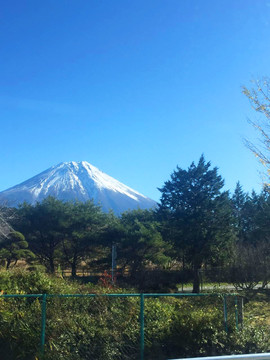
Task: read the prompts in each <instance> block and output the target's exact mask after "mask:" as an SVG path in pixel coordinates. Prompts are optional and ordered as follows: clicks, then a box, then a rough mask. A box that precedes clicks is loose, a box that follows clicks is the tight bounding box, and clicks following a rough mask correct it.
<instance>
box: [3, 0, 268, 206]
mask: <svg viewBox="0 0 270 360" xmlns="http://www.w3.org/2000/svg"><path fill="white" fill-rule="evenodd" d="M269 39H270V1H264V0H256V1H254V0H218V1H217V0H168V1H165V0H143V1H141V0H136V1H131V0H114V1H111V0H95V1H94V0H89V1H86V0H83V1H82V0H76V1H71V0H70V1H68V0H65V1H64V0H59V1H55V0H48V1H46V2H45V1H43V2H42V1H34V0H32V1H30V0H29V1H27V0H26V1H20V0H17V1H15V0H10V1H6V2H3V3H2V5H1V10H0V45H1V47H0V48H1V56H0V69H1V70H0V71H1V76H0V119H1V147H0V166H1V177H0V191H2V190H5V189H6V188H8V187H11V186H13V185H16V184H18V183H20V182H22V181H24V180H26V179H28V178H30V177H32V176H34V175H36V174H37V173H39V172H41V171H43V170H45V169H47V168H49V167H50V166H52V165H55V164H57V163H60V162H62V161H82V160H85V161H88V162H90V163H91V164H93V165H95V166H97V167H98V168H99V169H100V170H102V171H104V172H106V173H107V174H109V175H111V176H113V177H115V178H116V179H118V180H119V181H121V182H123V183H125V184H126V185H128V186H130V187H132V188H134V189H135V190H137V191H140V192H141V193H143V194H145V195H147V196H149V197H152V198H153V199H155V200H158V199H159V191H158V190H157V187H161V186H162V185H163V183H164V181H166V180H168V179H169V177H170V174H171V173H172V171H173V170H174V169H175V168H176V166H177V165H179V166H180V167H182V168H187V167H188V166H189V165H190V163H191V162H192V161H195V162H197V161H198V159H199V157H200V155H201V154H202V153H204V155H205V157H206V159H207V160H210V161H211V163H212V164H213V165H214V166H218V167H219V171H220V174H221V175H222V176H223V177H224V178H225V185H226V188H227V189H234V187H235V184H236V182H237V181H238V180H239V181H240V182H241V184H242V185H243V187H244V189H245V190H246V191H251V189H252V188H254V189H255V190H257V191H259V190H260V187H261V178H260V174H259V172H260V170H262V169H261V168H260V166H259V165H258V163H257V161H256V159H254V158H253V155H252V154H251V153H250V152H249V151H248V150H247V149H246V148H245V146H244V145H243V138H249V139H251V140H255V139H256V134H255V132H254V130H253V129H252V128H251V126H250V125H249V124H248V123H247V118H248V117H250V118H253V119H254V118H255V116H256V115H255V114H254V113H253V111H252V109H251V107H250V104H249V102H248V100H247V99H246V98H245V97H244V95H242V93H241V86H243V85H247V86H252V84H251V82H250V81H251V80H252V79H257V78H260V77H262V76H267V75H269V60H270V41H269Z"/></svg>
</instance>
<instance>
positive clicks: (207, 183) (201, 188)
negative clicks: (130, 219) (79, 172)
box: [158, 155, 234, 292]
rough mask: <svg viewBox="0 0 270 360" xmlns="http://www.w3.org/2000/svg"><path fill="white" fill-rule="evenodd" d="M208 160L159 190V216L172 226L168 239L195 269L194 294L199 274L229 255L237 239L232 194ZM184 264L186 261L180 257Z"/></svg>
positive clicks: (176, 173)
mask: <svg viewBox="0 0 270 360" xmlns="http://www.w3.org/2000/svg"><path fill="white" fill-rule="evenodd" d="M210 167H211V164H210V162H206V161H205V159H204V156H203V155H202V156H201V157H200V160H199V162H198V165H195V164H194V162H193V163H192V164H191V165H190V167H189V168H188V170H183V169H181V168H179V167H177V169H176V170H175V171H174V172H173V173H172V175H171V179H170V180H168V181H166V182H165V184H164V186H163V187H162V188H160V189H159V191H160V192H161V199H160V204H159V210H158V213H159V215H160V216H161V218H162V219H163V220H164V221H165V222H166V223H167V225H168V227H167V228H168V229H169V231H168V236H169V237H170V238H171V240H172V241H173V242H174V245H175V246H176V247H177V248H178V250H179V255H180V254H182V252H184V255H185V258H186V260H187V261H188V262H189V263H190V264H191V266H192V268H193V273H194V277H193V292H199V270H200V268H201V267H202V265H203V264H204V263H207V262H211V263H217V261H218V260H220V259H221V258H222V257H224V256H225V255H226V254H227V251H228V248H229V244H230V242H231V241H232V239H233V237H234V230H233V226H232V225H233V216H232V209H231V205H230V201H229V196H228V192H222V191H221V189H222V188H223V185H224V181H223V179H222V177H221V176H220V175H218V169H217V168H216V167H215V168H213V169H211V168H210ZM179 260H180V261H181V260H182V258H181V257H179Z"/></svg>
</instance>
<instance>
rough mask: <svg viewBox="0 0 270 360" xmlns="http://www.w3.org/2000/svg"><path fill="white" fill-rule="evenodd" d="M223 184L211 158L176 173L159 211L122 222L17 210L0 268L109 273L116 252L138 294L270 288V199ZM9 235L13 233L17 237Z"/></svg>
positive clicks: (51, 208)
mask: <svg viewBox="0 0 270 360" xmlns="http://www.w3.org/2000/svg"><path fill="white" fill-rule="evenodd" d="M223 186H224V180H223V179H222V177H221V176H220V175H219V173H218V169H217V168H216V167H214V168H213V167H212V166H211V163H210V162H207V161H206V160H205V158H204V156H201V158H200V159H199V161H198V163H197V164H195V163H194V162H193V163H192V164H191V165H190V166H189V168H188V169H187V170H184V169H181V168H179V167H177V169H176V170H175V171H174V172H173V173H172V175H171V177H170V179H169V180H168V181H166V182H165V184H164V185H163V187H161V188H160V189H159V191H160V192H161V198H160V201H159V204H158V206H157V208H156V209H153V210H141V209H138V210H133V211H127V212H125V213H123V214H122V215H121V216H120V217H117V216H115V215H114V214H113V213H112V212H111V213H104V212H102V210H101V208H100V207H99V206H97V205H95V204H94V203H93V202H92V201H88V202H86V203H82V202H63V201H60V200H57V199H55V198H53V197H48V198H46V199H45V200H43V201H42V202H41V203H36V204H35V205H29V204H27V203H24V204H22V205H21V206H20V207H19V208H18V209H9V208H4V207H3V208H2V210H1V213H2V217H4V216H5V213H9V215H10V212H11V210H12V215H13V216H12V217H10V220H9V225H10V226H11V227H12V230H10V231H9V232H8V234H5V236H2V237H1V243H0V260H1V263H2V266H4V267H6V268H7V269H8V268H10V267H13V266H14V265H16V264H17V262H18V261H19V260H20V262H21V260H23V261H24V262H25V263H28V264H29V266H30V267H37V266H39V265H42V266H44V267H45V268H46V270H47V271H48V272H50V273H54V272H55V271H56V270H57V269H59V268H60V269H61V270H64V269H71V272H72V276H74V277H75V276H76V275H77V273H78V270H80V269H81V268H82V267H84V268H87V269H88V270H89V271H91V272H92V273H103V272H104V271H107V272H108V273H110V269H111V265H112V257H111V255H112V254H111V253H112V246H114V247H115V248H116V251H117V258H116V264H117V269H116V271H115V274H116V273H117V277H118V280H119V281H125V282H126V283H127V284H130V285H131V286H136V287H137V288H139V289H146V288H148V289H152V290H155V289H156V290H160V289H164V288H166V287H167V288H172V289H173V288H174V287H175V286H176V284H177V283H179V282H181V281H192V282H193V291H194V292H199V290H200V289H199V284H200V274H201V273H202V272H205V273H206V274H208V275H209V276H210V277H211V279H212V280H213V279H214V280H216V281H230V282H233V283H235V284H238V285H239V286H247V287H253V286H254V285H255V284H257V283H258V282H260V284H261V285H262V286H265V285H266V284H267V282H268V280H270V266H269V263H270V262H269V259H270V242H269V237H270V226H269V224H270V196H269V191H268V189H267V188H264V189H263V190H262V192H261V193H259V194H257V193H256V192H254V191H253V192H252V193H251V194H248V193H246V192H244V191H243V189H242V187H241V185H240V184H239V183H237V185H236V188H235V190H234V192H232V193H230V192H228V191H223ZM11 227H10V229H11Z"/></svg>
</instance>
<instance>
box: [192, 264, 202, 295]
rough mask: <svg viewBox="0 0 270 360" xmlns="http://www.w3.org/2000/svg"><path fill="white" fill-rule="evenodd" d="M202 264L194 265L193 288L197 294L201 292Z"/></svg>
mask: <svg viewBox="0 0 270 360" xmlns="http://www.w3.org/2000/svg"><path fill="white" fill-rule="evenodd" d="M200 267H201V266H200V265H194V275H193V276H194V278H193V290H192V292H193V293H195V294H199V293H200V275H199V270H200Z"/></svg>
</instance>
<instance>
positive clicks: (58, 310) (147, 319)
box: [0, 293, 242, 360]
mask: <svg viewBox="0 0 270 360" xmlns="http://www.w3.org/2000/svg"><path fill="white" fill-rule="evenodd" d="M239 304H240V305H241V302H240V301H239V298H238V296H237V294H223V295H221V294H180V293H177V294H29V295H24V294H14V295H1V296H0V322H3V321H4V322H5V321H9V325H7V326H10V334H11V336H12V337H13V338H14V341H15V342H16V344H17V345H16V346H19V347H20V341H22V340H21V339H22V336H21V333H20V332H22V331H23V332H24V336H23V338H24V339H29V348H30V349H31V351H30V353H29V354H28V353H24V352H23V351H22V350H21V352H20V355H19V356H18V355H17V357H16V359H17V358H18V359H48V360H54V359H63V360H64V359H65V360H84V359H85V360H87V359H94V360H99V359H105V358H106V359H113V360H114V359H115V360H117V359H119V360H127V359H130V360H132V359H134V360H135V359H141V360H144V359H145V360H152V359H166V358H167V357H166V356H167V352H166V349H167V348H168V346H169V345H168V343H167V337H166V336H167V335H166V334H169V329H170V327H171V324H172V319H171V317H170V316H169V314H170V311H171V309H174V311H175V313H176V314H179V322H182V323H184V322H187V325H186V326H187V327H188V326H189V324H188V321H189V318H184V317H186V315H189V314H190V313H192V309H193V308H194V306H196V308H197V309H198V308H199V309H201V310H200V316H201V317H202V318H203V317H205V316H207V314H209V312H210V311H213V309H215V311H216V313H215V316H216V315H217V318H218V322H219V324H220V327H223V329H224V330H225V331H226V332H228V331H229V328H230V327H232V328H236V329H237V330H238V327H239V321H240V323H241V322H242V315H241V314H242V311H241V310H242V309H241V306H240V312H239ZM4 305H5V306H4ZM7 306H8V308H7ZM26 309H27V311H26ZM18 323H19V324H20V326H17V324H18ZM179 331H180V330H179ZM10 334H9V336H10ZM33 334H34V335H33ZM4 335H5V334H1V333H0V337H2V336H4ZM25 335H26V336H25ZM28 335H29V336H28ZM168 336H169V335H168ZM179 337H181V333H179ZM24 341H25V340H24ZM23 347H24V348H25V344H24V346H21V349H22V348H23ZM174 356H175V355H174ZM6 358H7V359H9V358H8V357H6ZM10 359H12V358H10Z"/></svg>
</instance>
